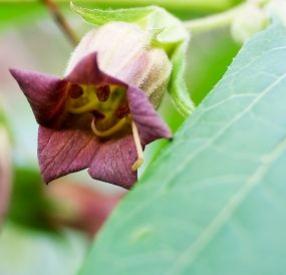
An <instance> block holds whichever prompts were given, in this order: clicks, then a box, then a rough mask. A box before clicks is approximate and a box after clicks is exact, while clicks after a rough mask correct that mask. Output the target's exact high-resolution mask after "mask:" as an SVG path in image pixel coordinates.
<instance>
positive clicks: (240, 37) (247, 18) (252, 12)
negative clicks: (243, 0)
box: [231, 3, 268, 44]
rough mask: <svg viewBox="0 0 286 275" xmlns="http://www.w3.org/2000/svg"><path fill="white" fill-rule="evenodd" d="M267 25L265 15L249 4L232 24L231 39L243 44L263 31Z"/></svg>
mask: <svg viewBox="0 0 286 275" xmlns="http://www.w3.org/2000/svg"><path fill="white" fill-rule="evenodd" d="M267 23H268V18H267V15H266V13H265V12H264V11H263V10H262V9H260V8H258V7H257V6H255V5H254V4H251V3H250V4H249V5H248V7H247V8H246V9H243V11H242V12H241V13H239V14H238V15H237V16H236V17H235V19H234V21H233V22H232V25H231V34H232V37H233V38H234V40H235V41H236V42H238V43H240V44H243V43H244V42H245V41H246V40H248V39H249V38H250V37H251V36H252V35H254V34H255V33H257V32H259V31H261V30H263V29H264V28H265V27H266V26H267Z"/></svg>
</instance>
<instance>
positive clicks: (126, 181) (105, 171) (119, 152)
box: [88, 135, 137, 189]
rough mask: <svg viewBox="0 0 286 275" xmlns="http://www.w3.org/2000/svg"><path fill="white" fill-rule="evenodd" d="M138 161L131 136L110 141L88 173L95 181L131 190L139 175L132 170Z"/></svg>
mask: <svg viewBox="0 0 286 275" xmlns="http://www.w3.org/2000/svg"><path fill="white" fill-rule="evenodd" d="M136 159H137V153H136V148H135V144H134V141H133V138H132V136H131V135H128V136H125V137H122V138H120V139H117V140H109V141H107V142H105V143H102V145H101V147H100V149H99V151H98V152H97V153H96V155H95V157H94V159H93V160H92V163H91V166H90V169H89V171H88V172H89V174H90V175H91V177H93V178H95V179H99V180H102V181H106V182H110V183H113V184H116V185H120V186H122V187H124V188H127V189H129V188H130V187H131V186H132V185H133V183H134V182H135V181H136V179H137V173H136V172H134V171H132V168H131V167H132V164H133V163H134V162H135V161H136Z"/></svg>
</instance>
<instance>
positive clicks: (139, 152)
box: [131, 121, 144, 171]
mask: <svg viewBox="0 0 286 275" xmlns="http://www.w3.org/2000/svg"><path fill="white" fill-rule="evenodd" d="M131 125H132V133H133V139H134V143H135V146H136V151H137V160H136V161H135V162H134V163H133V165H132V170H133V171H137V170H138V169H139V167H140V166H141V165H142V164H143V162H144V156H143V149H142V145H141V141H140V137H139V133H138V128H137V126H136V124H135V122H134V121H132V123H131Z"/></svg>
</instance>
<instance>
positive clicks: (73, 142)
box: [38, 126, 100, 183]
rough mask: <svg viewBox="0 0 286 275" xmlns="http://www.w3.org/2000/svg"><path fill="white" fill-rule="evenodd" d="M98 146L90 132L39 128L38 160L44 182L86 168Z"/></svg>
mask: <svg viewBox="0 0 286 275" xmlns="http://www.w3.org/2000/svg"><path fill="white" fill-rule="evenodd" d="M99 146H100V144H99V142H98V140H97V139H96V138H95V136H94V135H93V134H92V133H90V132H87V131H83V130H76V129H66V130H65V129H62V130H54V129H49V128H45V127H42V126H40V128H39V136H38V158H39V163H40V169H41V174H42V176H43V178H44V180H45V182H47V183H48V182H50V181H52V180H54V179H56V178H59V177H61V176H64V175H67V174H69V173H72V172H76V171H79V170H82V169H85V168H88V167H89V165H90V163H91V161H92V159H93V158H94V155H95V153H96V151H97V150H98V149H99Z"/></svg>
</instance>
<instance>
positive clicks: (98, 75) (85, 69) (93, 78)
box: [66, 53, 105, 85]
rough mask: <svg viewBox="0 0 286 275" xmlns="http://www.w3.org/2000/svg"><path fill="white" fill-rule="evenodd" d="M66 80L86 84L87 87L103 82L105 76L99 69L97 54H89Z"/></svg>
mask: <svg viewBox="0 0 286 275" xmlns="http://www.w3.org/2000/svg"><path fill="white" fill-rule="evenodd" d="M66 79H67V80H68V81H71V82H74V83H84V84H87V85H88V84H98V83H101V82H103V81H104V79H105V75H104V74H103V73H102V72H101V71H100V69H99V67H98V62H97V53H92V54H89V55H87V56H85V57H84V58H83V59H81V60H80V61H79V62H78V63H77V65H76V66H75V67H74V69H73V70H72V71H71V73H70V74H69V75H68V76H67V77H66Z"/></svg>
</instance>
